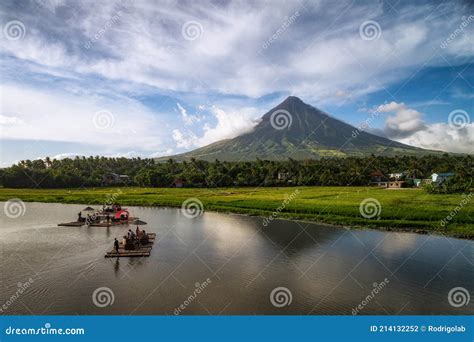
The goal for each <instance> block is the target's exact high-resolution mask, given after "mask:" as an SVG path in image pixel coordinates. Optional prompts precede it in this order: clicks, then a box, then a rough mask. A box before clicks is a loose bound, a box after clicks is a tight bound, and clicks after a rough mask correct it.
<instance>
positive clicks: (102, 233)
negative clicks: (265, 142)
mask: <svg viewBox="0 0 474 342" xmlns="http://www.w3.org/2000/svg"><path fill="white" fill-rule="evenodd" d="M0 204H1V206H2V208H3V203H0ZM82 208H84V205H63V204H41V203H27V204H26V212H25V215H24V216H21V217H19V218H16V219H11V218H8V217H5V216H4V215H3V212H2V216H1V218H0V256H1V261H0V270H1V272H0V308H1V306H2V304H3V303H7V308H6V309H5V308H4V310H3V314H71V315H75V314H170V315H172V314H173V313H174V311H175V309H176V308H178V307H180V305H183V307H184V309H181V314H204V315H206V314H212V315H218V314H343V315H345V314H347V315H350V314H351V312H352V309H353V308H355V307H357V306H358V305H359V304H361V303H362V301H363V300H364V299H365V298H366V297H367V296H368V295H369V294H370V293H371V292H372V293H374V292H373V290H374V283H378V284H379V285H380V283H381V282H382V281H384V279H385V278H387V279H388V283H386V284H385V286H384V287H383V288H382V289H380V291H378V293H376V294H375V295H374V297H372V298H370V299H369V300H368V301H365V305H364V307H363V309H362V310H360V314H473V313H474V307H473V304H472V303H473V301H474V299H471V302H470V303H469V304H468V305H465V306H462V307H460V308H454V307H452V306H451V305H450V304H449V302H448V292H449V291H450V290H451V289H452V288H454V287H464V288H466V289H468V290H469V291H472V284H474V268H473V246H474V242H472V241H466V240H457V239H447V238H444V237H435V236H426V235H417V234H410V233H392V232H377V231H363V230H346V229H344V228H335V227H326V226H320V225H316V224H308V223H301V222H299V223H296V222H288V221H273V222H272V223H271V224H270V225H269V226H268V227H264V226H263V225H262V219H261V218H254V217H246V216H239V215H228V214H219V213H211V212H206V213H204V214H203V215H202V216H200V217H197V218H194V219H188V218H186V217H184V216H183V215H182V214H181V213H180V211H179V210H177V209H158V208H133V207H132V208H131V211H132V214H133V215H135V216H139V217H140V218H141V219H143V220H145V221H147V222H148V223H149V224H148V225H147V226H145V227H146V230H147V231H149V232H156V233H157V242H156V243H155V245H154V247H153V250H152V253H151V256H150V257H149V258H137V259H133V258H122V259H105V258H104V254H105V252H106V251H107V250H109V249H111V247H112V241H113V238H114V237H120V236H122V235H123V233H124V232H125V231H126V229H127V228H126V226H118V227H111V228H101V227H80V228H76V227H58V226H57V223H59V222H65V221H71V220H73V219H75V215H76V213H77V212H78V211H79V210H80V209H82ZM30 278H31V279H32V280H33V282H31V284H30V286H29V287H28V288H27V289H26V290H25V291H24V292H23V293H21V294H19V296H18V298H13V299H12V296H15V294H16V293H18V289H19V287H18V283H20V285H22V284H24V283H25V282H29V279H30ZM207 278H209V279H210V283H208V284H207V286H205V288H203V283H204V282H205V281H206V279H207ZM196 283H198V285H199V284H201V288H202V290H200V293H197V291H196V289H197V287H196ZM99 287H107V288H110V289H111V291H112V292H113V295H114V301H113V304H112V305H110V306H106V307H103V308H102V307H97V306H96V305H95V304H94V302H93V300H92V298H93V293H94V291H95V290H96V289H97V288H99ZM277 287H285V288H287V289H288V290H289V291H290V292H291V297H292V298H291V303H289V305H286V306H283V307H275V306H274V305H272V303H271V301H270V294H271V292H272V290H273V289H275V288H277ZM379 287H380V286H379ZM471 293H472V292H471ZM193 294H196V297H195V298H193V299H191V300H187V299H188V297H189V296H190V295H193ZM287 298H288V297H287ZM277 304H278V303H277Z"/></svg>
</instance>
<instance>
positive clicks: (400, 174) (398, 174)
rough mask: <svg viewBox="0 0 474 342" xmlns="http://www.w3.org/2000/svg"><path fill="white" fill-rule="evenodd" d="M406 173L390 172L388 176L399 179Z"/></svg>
mask: <svg viewBox="0 0 474 342" xmlns="http://www.w3.org/2000/svg"><path fill="white" fill-rule="evenodd" d="M404 175H405V172H396V173H390V174H389V175H388V177H389V178H390V179H394V180H399V179H400V178H402V177H403V176H404Z"/></svg>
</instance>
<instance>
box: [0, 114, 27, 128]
mask: <svg viewBox="0 0 474 342" xmlns="http://www.w3.org/2000/svg"><path fill="white" fill-rule="evenodd" d="M22 124H24V121H23V120H22V119H20V118H18V117H16V116H7V115H0V125H3V126H12V125H22Z"/></svg>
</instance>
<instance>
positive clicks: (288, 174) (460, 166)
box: [0, 154, 474, 192]
mask: <svg viewBox="0 0 474 342" xmlns="http://www.w3.org/2000/svg"><path fill="white" fill-rule="evenodd" d="M450 171H451V172H455V176H454V177H453V178H452V179H451V180H450V181H449V183H447V184H446V185H445V187H444V188H439V189H437V188H433V187H432V188H431V189H429V190H430V191H432V192H437V191H438V192H440V191H441V192H452V190H454V191H456V192H459V191H469V189H470V188H471V187H472V184H473V183H472V181H473V174H474V163H473V158H472V156H454V155H449V154H444V155H442V156H421V157H414V156H399V157H381V156H374V155H372V156H369V157H365V158H355V157H351V158H326V159H319V160H304V161H296V160H292V159H288V160H286V161H266V160H257V161H254V162H220V161H218V160H216V161H215V162H212V163H210V162H206V161H200V160H194V159H193V160H191V161H189V162H179V163H178V162H176V161H174V160H172V159H170V160H168V161H167V162H164V163H157V162H156V161H154V160H153V159H141V158H133V159H128V158H105V157H88V158H86V157H76V158H75V159H62V160H56V159H50V158H45V159H44V160H41V159H38V160H25V161H21V162H19V163H18V164H15V165H13V166H11V167H8V168H4V169H1V170H0V181H1V185H2V186H4V187H12V188H76V187H97V186H104V185H114V186H116V185H135V186H147V187H148V186H149V187H170V186H173V185H176V183H177V182H179V183H180V185H182V186H185V187H231V186H288V185H326V186H347V185H354V186H360V185H367V184H369V182H370V181H371V179H372V177H373V174H374V173H379V174H380V173H382V174H384V175H387V177H388V175H389V174H390V173H397V172H405V176H404V177H406V178H429V177H430V175H431V174H432V173H433V172H438V173H439V172H450ZM108 173H116V174H123V175H128V176H129V177H128V178H127V179H125V181H120V182H113V184H111V183H110V182H107V181H104V175H106V174H108Z"/></svg>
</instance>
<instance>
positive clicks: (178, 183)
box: [171, 179, 186, 188]
mask: <svg viewBox="0 0 474 342" xmlns="http://www.w3.org/2000/svg"><path fill="white" fill-rule="evenodd" d="M185 185H186V182H185V181H184V180H182V179H175V180H174V181H173V183H172V184H171V187H172V188H184V186H185Z"/></svg>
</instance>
